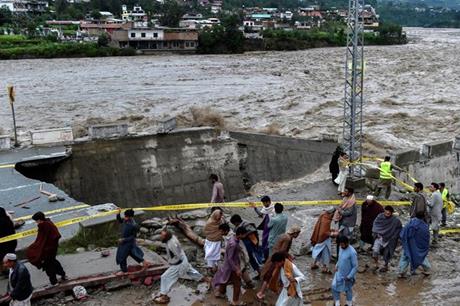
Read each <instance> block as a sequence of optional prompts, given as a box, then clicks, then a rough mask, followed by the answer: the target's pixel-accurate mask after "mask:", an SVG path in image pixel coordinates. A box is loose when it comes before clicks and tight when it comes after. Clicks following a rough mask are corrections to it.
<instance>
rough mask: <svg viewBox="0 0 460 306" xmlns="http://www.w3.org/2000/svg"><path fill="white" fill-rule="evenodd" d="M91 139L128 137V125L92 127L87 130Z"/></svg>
mask: <svg viewBox="0 0 460 306" xmlns="http://www.w3.org/2000/svg"><path fill="white" fill-rule="evenodd" d="M88 134H89V137H90V138H91V139H98V138H111V137H121V136H126V135H128V124H127V123H118V124H99V125H92V126H90V127H89V129H88Z"/></svg>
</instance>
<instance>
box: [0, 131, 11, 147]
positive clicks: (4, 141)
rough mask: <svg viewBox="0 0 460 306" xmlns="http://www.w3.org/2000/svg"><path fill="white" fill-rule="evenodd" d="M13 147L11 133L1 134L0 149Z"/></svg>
mask: <svg viewBox="0 0 460 306" xmlns="http://www.w3.org/2000/svg"><path fill="white" fill-rule="evenodd" d="M9 149H11V139H10V136H9V135H0V150H9Z"/></svg>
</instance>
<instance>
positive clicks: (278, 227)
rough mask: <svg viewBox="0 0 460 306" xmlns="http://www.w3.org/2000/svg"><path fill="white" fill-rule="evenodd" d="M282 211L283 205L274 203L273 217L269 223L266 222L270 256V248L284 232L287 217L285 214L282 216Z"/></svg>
mask: <svg viewBox="0 0 460 306" xmlns="http://www.w3.org/2000/svg"><path fill="white" fill-rule="evenodd" d="M283 210H284V207H283V204H281V203H276V204H275V215H274V216H273V218H271V219H270V222H268V229H269V231H270V233H269V235H268V251H269V255H271V251H272V248H273V246H274V245H275V242H276V240H277V239H278V237H279V236H280V235H282V234H284V233H285V232H286V227H287V223H288V217H287V216H286V215H285V214H283Z"/></svg>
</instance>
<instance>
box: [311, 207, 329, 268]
mask: <svg viewBox="0 0 460 306" xmlns="http://www.w3.org/2000/svg"><path fill="white" fill-rule="evenodd" d="M333 216H334V211H323V212H322V213H321V215H319V217H318V221H316V224H315V228H314V229H313V233H312V235H311V238H310V241H311V245H312V257H313V260H314V263H313V264H312V266H311V269H312V270H315V269H318V262H319V263H321V265H322V270H321V271H322V273H330V271H329V263H330V261H331V254H332V253H331V251H332V240H331V237H330V235H331V222H332V217H333Z"/></svg>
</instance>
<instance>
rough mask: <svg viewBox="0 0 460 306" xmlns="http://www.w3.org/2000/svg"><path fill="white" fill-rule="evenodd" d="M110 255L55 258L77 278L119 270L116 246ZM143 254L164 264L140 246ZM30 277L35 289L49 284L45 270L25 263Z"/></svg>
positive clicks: (0, 282) (0, 287)
mask: <svg viewBox="0 0 460 306" xmlns="http://www.w3.org/2000/svg"><path fill="white" fill-rule="evenodd" d="M109 250H110V256H108V257H102V256H101V253H100V252H95V251H94V252H83V253H78V254H71V255H63V256H58V257H57V259H58V260H59V261H60V262H61V264H62V266H63V268H64V270H65V271H66V273H67V276H68V277H69V278H72V279H73V278H79V277H83V276H86V275H88V274H91V275H93V274H103V273H110V272H116V271H119V266H117V264H116V263H115V254H116V248H111V249H109ZM142 250H143V251H144V254H145V257H144V258H145V259H146V260H148V261H150V262H153V263H154V264H158V265H166V264H167V262H166V261H165V260H164V259H163V258H162V257H161V256H160V255H158V254H157V253H155V252H152V251H150V250H148V249H146V248H142ZM136 264H137V263H136V262H135V261H134V260H132V259H131V258H129V259H128V265H136ZM26 267H27V268H28V269H29V272H30V274H31V278H32V285H33V287H34V288H35V289H37V288H40V287H44V286H46V285H48V284H49V280H48V277H47V276H46V274H45V272H43V271H42V270H38V269H37V268H36V267H34V266H32V265H31V264H29V263H26ZM7 284H8V280H7V279H0V294H4V293H5V288H6V287H7Z"/></svg>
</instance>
